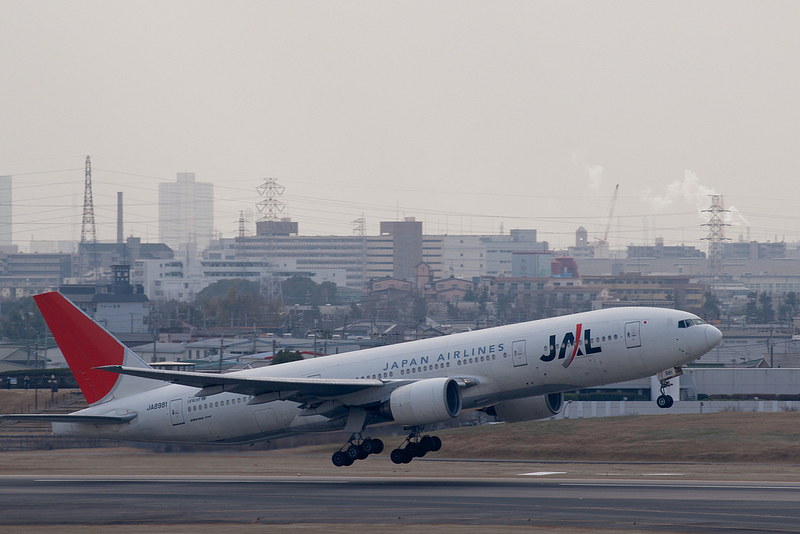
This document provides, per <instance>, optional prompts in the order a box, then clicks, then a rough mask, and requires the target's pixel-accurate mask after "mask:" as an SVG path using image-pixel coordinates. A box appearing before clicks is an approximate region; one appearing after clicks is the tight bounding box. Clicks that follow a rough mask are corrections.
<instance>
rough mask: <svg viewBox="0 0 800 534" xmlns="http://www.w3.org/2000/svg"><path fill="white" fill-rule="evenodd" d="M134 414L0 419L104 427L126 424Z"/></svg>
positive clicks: (9, 415) (65, 415)
mask: <svg viewBox="0 0 800 534" xmlns="http://www.w3.org/2000/svg"><path fill="white" fill-rule="evenodd" d="M136 415H137V414H136V413H128V414H125V415H70V414H49V413H27V414H3V415H0V419H6V420H9V421H25V422H28V423H31V422H34V421H35V422H48V423H94V424H101V425H102V424H105V425H119V424H122V423H127V422H128V421H130V420H131V419H133V418H135V417H136Z"/></svg>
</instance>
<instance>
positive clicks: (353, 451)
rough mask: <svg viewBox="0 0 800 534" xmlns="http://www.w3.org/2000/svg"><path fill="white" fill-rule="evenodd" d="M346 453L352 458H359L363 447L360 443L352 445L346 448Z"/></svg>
mask: <svg viewBox="0 0 800 534" xmlns="http://www.w3.org/2000/svg"><path fill="white" fill-rule="evenodd" d="M344 453H345V454H346V455H347V457H348V458H350V459H351V460H358V459H359V458H360V457H361V447H359V446H358V445H350V446H349V447H347V449H345V451H344Z"/></svg>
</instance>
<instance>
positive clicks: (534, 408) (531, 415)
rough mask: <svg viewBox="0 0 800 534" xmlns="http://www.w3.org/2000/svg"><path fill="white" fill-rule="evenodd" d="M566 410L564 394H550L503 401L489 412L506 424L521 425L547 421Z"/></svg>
mask: <svg viewBox="0 0 800 534" xmlns="http://www.w3.org/2000/svg"><path fill="white" fill-rule="evenodd" d="M563 409H564V394H563V393H549V394H547V395H539V396H538V397H525V398H522V399H514V400H510V401H503V402H500V403H498V404H495V405H494V406H492V408H490V409H489V410H487V412H489V413H490V414H492V415H496V416H497V417H498V418H499V419H500V420H502V421H505V422H506V423H519V422H520V421H535V420H536V419H546V418H547V417H552V416H554V415H558V414H559V413H561V410H563Z"/></svg>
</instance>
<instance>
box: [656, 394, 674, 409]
mask: <svg viewBox="0 0 800 534" xmlns="http://www.w3.org/2000/svg"><path fill="white" fill-rule="evenodd" d="M673 403H674V401H673V400H672V397H671V396H669V395H659V396H658V398H657V399H656V404H657V405H658V407H659V408H669V407H671V406H672V405H673Z"/></svg>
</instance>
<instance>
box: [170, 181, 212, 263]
mask: <svg viewBox="0 0 800 534" xmlns="http://www.w3.org/2000/svg"><path fill="white" fill-rule="evenodd" d="M213 234H214V184H209V183H198V182H195V179H194V173H193V172H179V173H178V181H177V182H168V183H163V184H159V185H158V235H159V240H160V241H161V242H162V243H166V244H167V245H168V246H169V247H170V248H172V249H173V250H176V251H181V252H187V253H190V254H191V255H192V256H194V255H196V254H197V252H200V251H202V250H203V249H205V248H207V247H208V246H209V244H210V242H211V239H212V237H213Z"/></svg>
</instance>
